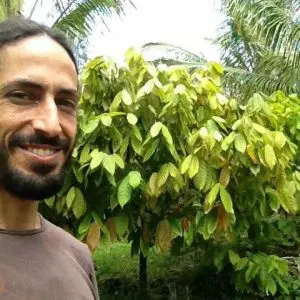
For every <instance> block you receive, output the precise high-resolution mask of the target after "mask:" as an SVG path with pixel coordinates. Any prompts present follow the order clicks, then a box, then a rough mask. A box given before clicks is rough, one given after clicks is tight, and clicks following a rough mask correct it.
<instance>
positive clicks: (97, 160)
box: [90, 149, 104, 170]
mask: <svg viewBox="0 0 300 300" xmlns="http://www.w3.org/2000/svg"><path fill="white" fill-rule="evenodd" d="M91 157H92V160H91V163H90V168H91V170H95V169H96V168H98V167H99V166H100V165H101V162H102V160H103V158H104V153H103V152H99V150H98V149H95V150H93V151H92V153H91Z"/></svg>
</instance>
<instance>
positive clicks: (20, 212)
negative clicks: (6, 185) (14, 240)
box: [0, 188, 41, 230]
mask: <svg viewBox="0 0 300 300" xmlns="http://www.w3.org/2000/svg"><path fill="white" fill-rule="evenodd" d="M40 227H41V224H40V218H39V214H38V202H36V201H30V200H21V199H19V198H17V197H15V196H13V195H10V194H9V193H7V191H5V190H3V189H2V188H0V229H4V230H32V229H38V228H40Z"/></svg>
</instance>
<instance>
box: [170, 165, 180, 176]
mask: <svg viewBox="0 0 300 300" xmlns="http://www.w3.org/2000/svg"><path fill="white" fill-rule="evenodd" d="M168 168H169V172H170V175H171V176H172V177H173V178H176V177H177V176H178V175H179V174H180V172H179V170H178V169H177V168H176V166H174V164H172V163H168Z"/></svg>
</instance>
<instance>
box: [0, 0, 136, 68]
mask: <svg viewBox="0 0 300 300" xmlns="http://www.w3.org/2000/svg"><path fill="white" fill-rule="evenodd" d="M26 2H27V1H24V0H4V1H2V3H1V4H0V21H1V20H5V19H7V18H9V17H12V16H16V15H24V12H23V9H24V5H25V4H26ZM49 3H50V4H51V5H50V6H49ZM126 3H131V4H132V2H131V0H128V1H127V0H51V1H47V7H48V6H49V12H48V14H47V18H48V19H50V20H52V19H53V22H52V24H51V26H52V27H55V28H58V29H60V30H62V31H63V32H65V33H66V34H67V35H68V37H69V39H70V40H71V41H72V44H73V48H74V52H75V55H76V58H77V61H78V64H79V67H82V66H83V64H84V63H85V62H86V61H87V55H86V52H87V50H86V48H87V45H88V40H87V38H88V36H89V34H90V33H91V32H92V28H93V25H94V24H95V21H96V20H101V21H102V23H103V25H105V26H106V27H107V25H106V23H105V17H108V16H111V15H112V13H114V12H116V13H117V14H121V13H122V12H123V7H124V6H125V5H126ZM43 4H45V2H44V0H35V1H34V2H33V1H32V7H30V9H29V13H28V15H25V17H27V18H29V19H31V18H34V15H35V12H36V11H37V10H38V9H42V8H43ZM99 18H100V19H99Z"/></svg>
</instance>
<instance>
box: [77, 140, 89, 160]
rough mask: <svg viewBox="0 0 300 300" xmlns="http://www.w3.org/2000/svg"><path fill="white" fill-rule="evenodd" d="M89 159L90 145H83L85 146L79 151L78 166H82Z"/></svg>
mask: <svg viewBox="0 0 300 300" xmlns="http://www.w3.org/2000/svg"><path fill="white" fill-rule="evenodd" d="M89 159H90V144H85V146H84V147H83V149H82V150H81V154H80V159H79V162H80V164H82V165H83V164H84V163H86V162H87V161H88V160H89Z"/></svg>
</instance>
